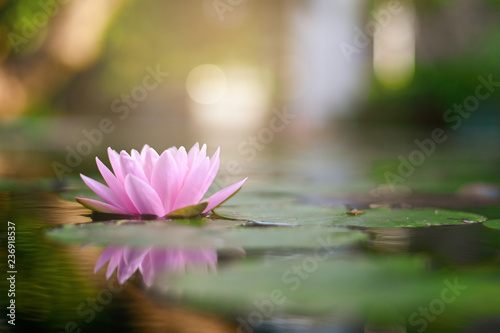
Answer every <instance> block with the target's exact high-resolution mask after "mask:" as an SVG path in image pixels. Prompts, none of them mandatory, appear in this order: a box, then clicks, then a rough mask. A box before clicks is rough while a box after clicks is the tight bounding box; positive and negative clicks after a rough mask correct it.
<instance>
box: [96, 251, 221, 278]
mask: <svg viewBox="0 0 500 333" xmlns="http://www.w3.org/2000/svg"><path fill="white" fill-rule="evenodd" d="M106 262H108V269H107V271H106V279H109V278H110V277H111V275H112V274H113V272H114V271H115V269H117V277H118V282H119V283H120V284H123V283H125V281H127V280H128V279H129V278H130V277H131V276H132V275H133V274H134V273H135V272H136V271H137V270H139V271H140V272H141V274H142V277H143V280H144V284H146V285H147V286H148V287H149V286H151V285H152V284H153V281H154V278H155V276H156V275H157V274H159V273H163V272H176V273H181V274H184V273H185V272H186V268H190V267H196V266H200V267H203V268H205V270H206V269H208V270H209V271H214V270H215V266H216V264H217V252H216V250H214V249H201V250H200V249H178V248H177V249H175V248H174V249H168V248H167V249H163V248H160V249H158V248H132V247H127V246H122V247H116V246H110V247H107V248H106V249H104V250H103V252H102V253H101V255H100V257H99V259H98V260H97V263H96V266H95V270H94V271H95V272H97V271H98V270H99V269H101V268H102V267H103V266H104V265H105V263H106Z"/></svg>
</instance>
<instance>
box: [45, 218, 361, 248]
mask: <svg viewBox="0 0 500 333" xmlns="http://www.w3.org/2000/svg"><path fill="white" fill-rule="evenodd" d="M182 221H183V222H182V225H181V224H179V223H175V222H172V221H164V222H158V221H155V222H141V224H137V223H138V221H137V220H130V221H129V222H130V224H127V221H126V220H122V221H120V222H119V223H120V225H117V224H116V223H84V224H79V225H65V226H63V227H62V228H57V229H53V230H51V231H49V232H48V235H49V237H51V238H53V239H56V240H59V241H63V242H71V243H95V244H101V245H109V244H121V245H133V246H141V245H142V246H145V245H147V246H153V245H155V246H161V247H183V248H210V247H213V248H217V249H226V248H234V247H243V248H245V249H268V248H280V249H282V248H312V249H315V248H317V247H319V246H326V247H332V248H334V247H339V246H344V245H348V244H353V243H356V242H360V241H362V240H364V239H365V238H366V235H365V234H364V233H362V232H361V231H357V230H348V229H343V228H331V227H312V228H305V227H295V228H287V227H266V228H255V227H234V221H228V220H209V222H205V223H204V225H203V226H202V227H194V226H189V225H186V222H185V221H187V220H182Z"/></svg>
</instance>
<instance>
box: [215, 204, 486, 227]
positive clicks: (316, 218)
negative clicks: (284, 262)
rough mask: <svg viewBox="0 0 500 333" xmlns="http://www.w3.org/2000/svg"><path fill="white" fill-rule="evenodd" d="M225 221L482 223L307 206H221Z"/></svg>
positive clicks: (453, 214) (449, 216)
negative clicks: (229, 219)
mask: <svg viewBox="0 0 500 333" xmlns="http://www.w3.org/2000/svg"><path fill="white" fill-rule="evenodd" d="M215 213H216V214H218V215H219V216H222V217H225V218H234V219H245V220H257V221H267V222H281V223H296V224H300V225H330V226H356V227H370V228H379V227H382V228H392V227H429V226H438V225H460V224H466V223H475V222H482V221H485V220H486V218H485V217H484V216H481V215H477V214H474V213H467V212H459V211H451V210H444V209H431V208H427V209H388V208H377V209H367V210H365V213H364V214H362V215H356V216H351V215H348V214H347V213H346V210H345V209H343V208H337V207H318V206H309V205H293V206H291V205H290V206H288V205H269V206H265V207H262V206H225V207H220V208H217V209H215Z"/></svg>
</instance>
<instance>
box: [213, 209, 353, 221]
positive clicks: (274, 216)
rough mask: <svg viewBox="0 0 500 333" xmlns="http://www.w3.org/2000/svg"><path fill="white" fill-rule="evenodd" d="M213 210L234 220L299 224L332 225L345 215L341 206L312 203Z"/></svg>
mask: <svg viewBox="0 0 500 333" xmlns="http://www.w3.org/2000/svg"><path fill="white" fill-rule="evenodd" d="M214 212H215V213H216V214H217V215H219V216H222V217H225V218H229V219H236V220H252V221H266V222H277V223H293V224H297V225H298V224H300V225H333V224H334V221H335V220H336V219H338V218H340V217H342V216H344V215H345V213H346V210H345V209H344V208H341V207H321V206H312V205H281V204H276V205H269V204H268V205H266V206H262V205H259V206H257V205H241V206H234V205H226V206H223V207H219V208H216V209H215V210H214Z"/></svg>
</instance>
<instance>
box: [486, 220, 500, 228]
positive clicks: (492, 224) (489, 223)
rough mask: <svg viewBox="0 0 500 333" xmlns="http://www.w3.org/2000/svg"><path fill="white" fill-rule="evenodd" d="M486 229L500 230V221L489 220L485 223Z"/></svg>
mask: <svg viewBox="0 0 500 333" xmlns="http://www.w3.org/2000/svg"><path fill="white" fill-rule="evenodd" d="M483 225H484V226H485V227H488V228H492V229H499V230H500V219H497V220H488V221H486V222H484V223H483Z"/></svg>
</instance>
